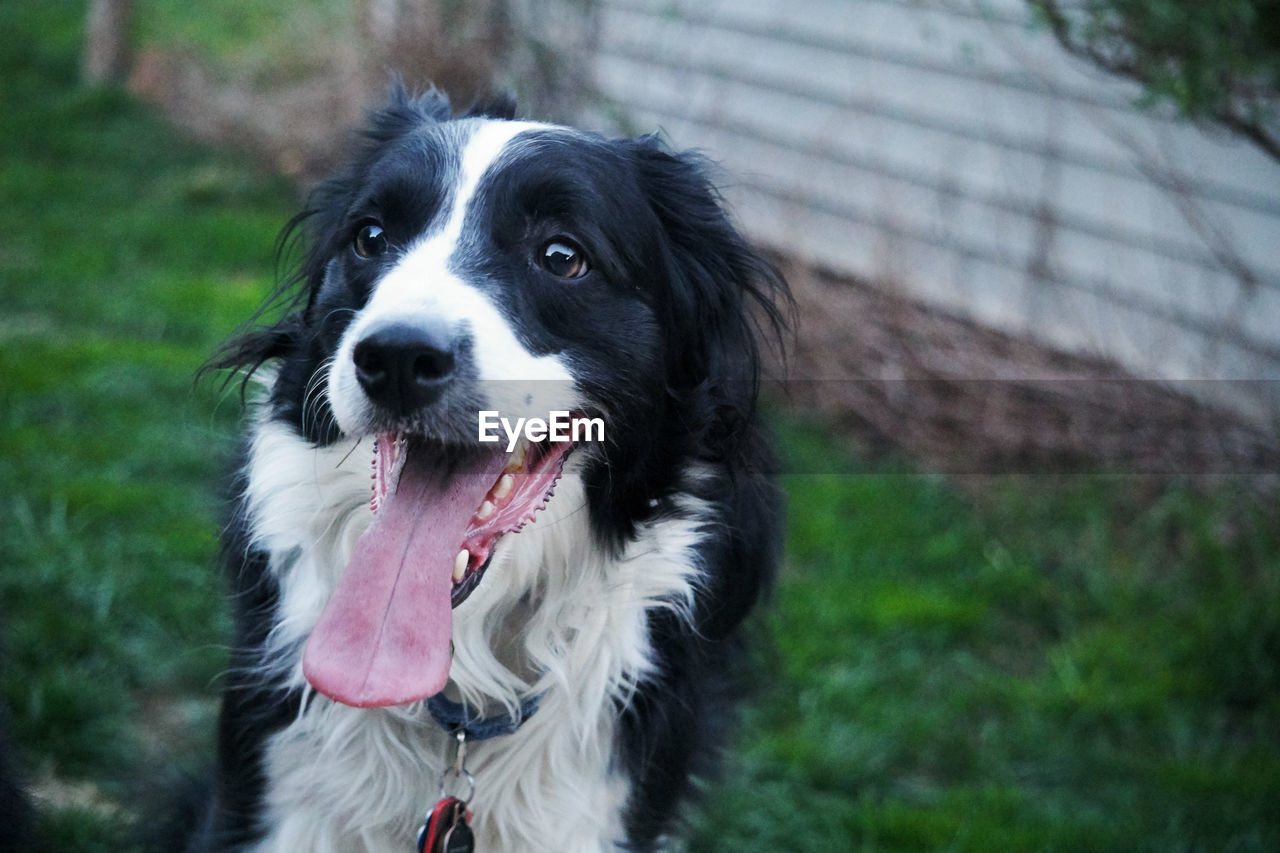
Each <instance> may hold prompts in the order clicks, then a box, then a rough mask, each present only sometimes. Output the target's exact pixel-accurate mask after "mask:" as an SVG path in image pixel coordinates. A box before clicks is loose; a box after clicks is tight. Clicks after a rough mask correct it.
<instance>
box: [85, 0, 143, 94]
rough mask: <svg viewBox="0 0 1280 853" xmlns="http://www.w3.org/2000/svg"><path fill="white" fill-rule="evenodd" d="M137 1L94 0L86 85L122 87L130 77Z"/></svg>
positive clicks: (88, 27) (87, 45)
mask: <svg viewBox="0 0 1280 853" xmlns="http://www.w3.org/2000/svg"><path fill="white" fill-rule="evenodd" d="M132 16H133V0H90V3H89V14H88V16H87V18H86V20H85V28H84V65H83V73H84V82H85V83H87V84H89V85H91V86H97V85H101V84H103V83H119V82H121V81H123V80H124V78H125V75H127V74H128V73H129V60H130V51H129V21H130V19H131V18H132Z"/></svg>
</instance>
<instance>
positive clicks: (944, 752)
mask: <svg viewBox="0 0 1280 853" xmlns="http://www.w3.org/2000/svg"><path fill="white" fill-rule="evenodd" d="M140 8H142V9H144V10H145V9H147V8H148V6H147V4H140ZM228 8H230V7H228ZM165 9H166V10H167V11H165V12H164V15H169V16H170V18H171V20H169V19H165V18H164V17H163V15H160V13H156V15H157V16H158V17H157V18H155V19H154V20H152V21H151V23H150V24H149V25H150V26H166V27H171V28H173V29H174V30H175V31H178V32H183V31H184V30H183V29H182V28H183V27H187V28H191V32H193V33H196V35H200V34H201V33H203V32H204V30H202V29H200V26H201V25H200V24H199V22H198V21H197V18H196V17H195V16H190V15H188V16H187V17H184V13H183V12H182V8H181V7H180V6H177V5H169V6H166V7H165ZM81 13H82V7H81V5H80V4H75V3H72V4H67V3H41V2H35V0H10V2H7V3H4V4H0V32H3V33H5V34H6V35H5V36H3V37H0V80H2V81H3V83H2V84H0V109H3V115H4V121H3V122H0V554H3V556H4V563H3V566H2V567H0V629H2V630H3V641H4V645H5V647H6V654H5V657H4V659H3V670H2V671H0V672H2V677H0V695H2V696H3V700H4V703H5V705H6V706H7V707H8V709H9V710H10V712H11V715H12V718H13V723H14V728H15V730H16V735H17V740H18V742H19V743H20V744H21V746H22V756H21V758H22V764H23V766H24V768H25V770H26V771H27V775H28V777H29V778H30V779H31V780H32V781H33V782H34V783H35V785H36V788H37V791H38V792H40V793H42V794H44V795H45V799H44V800H43V801H42V802H43V807H42V816H41V821H40V830H41V834H42V841H41V846H40V848H39V849H42V850H55V849H59V850H60V849H77V850H104V851H106V850H112V851H115V850H120V849H123V848H124V840H123V839H124V837H125V836H124V831H125V824H126V822H127V818H128V816H129V814H130V812H131V809H132V805H133V803H132V801H131V794H130V791H131V790H132V787H131V786H132V785H133V784H134V783H135V782H137V781H139V780H146V779H148V778H154V777H155V776H157V775H158V774H161V773H163V772H164V769H165V768H167V767H169V766H172V765H175V764H177V765H183V764H186V763H188V762H190V761H192V760H193V759H194V758H195V757H198V756H199V755H201V754H202V752H203V751H204V750H207V748H208V742H209V738H210V735H211V725H212V720H211V715H212V713H213V710H214V702H215V698H216V695H217V690H218V674H219V672H220V671H221V669H222V667H223V666H224V665H225V650H224V648H223V644H224V643H225V638H226V636H227V617H226V613H225V611H224V609H223V606H222V601H221V582H220V579H219V578H218V575H217V572H216V571H215V569H214V566H215V552H216V547H217V546H216V542H215V533H216V530H217V524H218V521H217V515H218V508H217V502H216V498H215V484H216V482H217V480H218V477H219V475H220V473H221V465H222V462H221V457H222V456H223V455H224V454H225V453H226V452H227V451H228V450H229V449H230V447H231V444H232V442H233V440H234V439H233V436H234V432H235V426H236V421H237V418H238V411H237V408H238V407H237V405H236V401H235V400H234V399H228V400H220V395H219V394H218V392H217V389H216V388H213V387H208V386H201V387H195V386H193V384H192V380H193V376H194V373H195V371H196V369H197V367H198V366H199V364H200V363H201V361H202V360H203V359H204V358H205V357H206V356H207V355H208V353H209V352H210V351H211V350H212V349H213V348H214V346H216V344H217V343H218V342H219V341H220V340H221V339H223V338H224V337H225V336H226V335H227V334H228V333H229V332H230V331H231V330H232V329H233V328H234V327H235V325H236V324H237V323H238V322H239V321H240V320H242V319H243V318H244V317H245V316H247V315H248V313H249V312H250V311H251V310H252V309H253V307H255V306H256V304H257V302H258V300H259V299H260V298H261V296H262V295H263V294H264V293H265V291H266V290H267V289H268V288H269V286H270V284H271V275H272V270H273V256H272V251H273V244H274V239H275V236H276V232H277V230H278V228H279V226H280V225H281V224H282V223H283V222H284V221H285V219H286V218H287V216H288V215H289V213H290V210H291V207H292V205H293V198H292V191H291V190H290V188H289V187H288V186H287V185H285V184H284V183H283V182H282V181H280V180H279V179H277V178H275V177H274V176H272V175H270V174H268V173H265V172H262V171H259V170H256V169H255V168H254V167H253V165H252V164H251V163H249V162H247V161H246V160H245V159H244V158H241V157H237V156H235V155H232V154H228V153H226V152H217V151H212V150H209V149H207V148H204V147H201V146H198V145H195V144H192V143H191V142H189V141H186V140H184V139H182V138H181V135H180V134H179V133H177V132H175V131H174V130H172V129H170V128H168V127H166V126H165V124H164V123H163V122H162V121H160V120H159V119H158V117H157V116H155V115H153V114H152V113H151V111H150V110H148V109H147V108H145V107H143V106H141V105H139V104H137V103H135V102H134V101H132V100H131V99H130V98H128V97H127V96H125V95H123V94H121V93H119V92H115V91H100V92H83V91H80V90H78V89H77V87H76V85H75V81H76V77H77V69H76V65H75V61H76V50H77V47H78V44H79V31H78V26H79V21H80V15H81ZM219 20H220V19H219ZM166 21H168V22H167V23H166ZM212 26H214V27H215V36H216V37H214V36H208V35H207V33H206V34H205V35H204V36H201V37H202V38H206V39H207V40H208V41H209V43H212V44H215V45H216V44H221V43H222V42H219V41H218V40H219V39H228V40H229V39H231V37H232V35H234V34H233V33H232V34H228V33H224V32H222V31H221V30H216V27H217V26H219V25H217V24H214V25H212ZM228 32H229V31H228ZM195 37H196V36H192V38H193V39H194V38H195ZM230 43H231V42H230V41H227V44H230ZM224 49H226V50H227V51H230V53H229V54H228V55H233V54H234V50H233V49H232V48H231V47H226V46H225V45H224ZM246 49H247V48H246ZM780 431H781V433H782V436H783V438H784V441H785V444H786V447H787V450H788V453H789V455H790V457H791V462H790V464H789V465H788V469H789V470H792V471H812V470H845V471H857V470H865V471H866V472H867V473H864V474H857V475H855V474H846V475H839V476H837V475H824V476H819V475H800V474H793V475H790V476H789V477H787V480H786V485H787V487H788V491H789V494H790V525H789V534H788V559H787V566H786V570H785V573H784V576H783V578H782V581H781V584H780V586H779V589H778V592H777V594H776V596H775V600H774V602H773V607H772V608H771V610H769V611H768V613H767V614H765V615H763V616H762V617H761V619H760V627H761V629H762V630H766V631H767V632H768V634H769V636H771V637H772V640H773V646H772V648H771V650H770V651H766V652H762V653H761V656H760V660H759V667H758V668H759V671H760V672H761V677H760V684H759V694H760V698H759V699H758V700H757V701H756V702H754V703H753V704H752V705H751V706H750V707H749V709H748V711H747V713H746V716H745V720H744V726H743V728H742V730H741V733H740V736H739V738H738V741H737V744H736V746H735V749H734V751H733V753H732V755H731V756H730V760H729V767H728V770H727V772H726V774H725V776H724V778H723V779H722V780H721V781H720V782H719V783H717V784H716V785H714V786H712V787H711V788H710V790H709V793H708V798H707V801H706V803H705V805H704V806H703V808H702V809H701V810H700V812H699V814H698V815H697V816H696V819H695V823H694V833H693V837H692V840H691V842H690V848H691V849H692V850H694V851H704V850H705V851H720V850H734V851H739V853H749V851H765V850H775V849H794V850H811V851H826V850H844V849H862V850H1008V849H1013V850H1077V849H1105V850H1126V851H1127V850H1161V851H1163V850H1187V851H1190V850H1241V851H1245V850H1269V849H1278V848H1280V811H1278V810H1277V809H1276V802H1277V800H1276V792H1277V791H1280V533H1278V532H1277V522H1276V516H1275V513H1274V506H1273V505H1271V504H1269V503H1267V502H1265V501H1262V500H1261V499H1251V498H1249V497H1248V496H1247V494H1246V486H1248V485H1249V484H1248V483H1247V481H1244V480H1238V481H1226V482H1224V483H1222V484H1220V485H1219V487H1217V488H1214V489H1196V488H1192V487H1191V486H1190V485H1187V484H1176V483H1175V484H1157V483H1155V482H1153V481H1146V480H1137V479H1125V478H1105V477H1083V476H1082V477H1074V478H1067V477H1059V478H1048V477H1046V478H1026V479H1018V478H989V479H987V480H986V481H984V482H981V483H978V482H974V481H970V482H968V483H967V484H965V487H964V488H961V486H960V485H957V484H955V483H951V482H948V481H946V480H943V479H940V478H936V477H928V476H920V475H912V474H909V473H904V470H905V469H904V468H902V467H890V466H889V465H887V464H886V463H884V462H880V461H876V462H868V461H865V460H858V459H852V458H851V459H848V460H846V461H845V462H843V463H832V462H831V459H832V458H833V456H836V455H838V454H839V453H840V452H841V451H840V449H839V447H838V446H836V443H835V442H834V441H833V439H832V438H831V437H830V436H829V435H827V434H826V433H824V431H823V430H821V429H820V428H816V427H814V426H812V425H809V424H804V423H800V422H796V421H794V420H791V419H786V418H783V419H782V420H781V421H780ZM815 460H818V462H819V463H820V464H815ZM1268 500H1274V498H1270V499H1268ZM206 754H207V753H206ZM68 792H70V793H68Z"/></svg>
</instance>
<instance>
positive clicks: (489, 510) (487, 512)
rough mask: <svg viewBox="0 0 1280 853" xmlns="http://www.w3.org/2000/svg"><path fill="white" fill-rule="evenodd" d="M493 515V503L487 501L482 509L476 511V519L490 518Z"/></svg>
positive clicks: (481, 505)
mask: <svg viewBox="0 0 1280 853" xmlns="http://www.w3.org/2000/svg"><path fill="white" fill-rule="evenodd" d="M491 515H493V501H485V502H484V503H482V504H480V508H479V509H478V510H476V518H481V519H484V518H488V517H489V516H491Z"/></svg>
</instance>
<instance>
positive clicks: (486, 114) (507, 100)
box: [464, 92, 516, 121]
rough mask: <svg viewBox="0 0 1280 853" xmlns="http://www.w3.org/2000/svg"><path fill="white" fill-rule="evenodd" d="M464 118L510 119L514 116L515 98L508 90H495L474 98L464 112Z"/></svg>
mask: <svg viewBox="0 0 1280 853" xmlns="http://www.w3.org/2000/svg"><path fill="white" fill-rule="evenodd" d="M464 117H465V118H471V117H480V118H496V119H505V120H507V121H510V120H511V119H513V118H515V117H516V99H515V97H514V96H513V95H512V94H511V93H510V92H495V93H494V94H492V95H489V96H488V97H485V98H478V99H476V101H475V103H473V104H472V105H471V106H470V107H469V108H468V109H467V111H466V113H464Z"/></svg>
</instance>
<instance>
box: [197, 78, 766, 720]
mask: <svg viewBox="0 0 1280 853" xmlns="http://www.w3.org/2000/svg"><path fill="white" fill-rule="evenodd" d="M298 224H299V225H300V226H301V228H302V231H303V234H304V235H305V242H306V246H307V251H306V255H305V258H304V260H303V263H302V265H301V269H300V272H299V273H298V275H297V276H296V277H295V279H294V280H293V282H291V283H290V285H289V286H287V287H286V288H285V289H283V290H282V291H281V294H280V295H279V296H280V297H281V298H283V299H285V304H286V305H287V306H288V308H287V310H286V312H285V314H286V316H285V317H284V318H283V319H282V320H280V321H279V322H277V323H275V324H274V325H272V326H270V327H269V328H266V329H262V330H260V331H257V332H254V333H251V334H249V335H246V336H244V337H243V338H241V339H239V341H238V342H237V343H235V344H234V345H233V346H232V347H231V348H230V349H229V350H228V351H227V354H226V356H225V357H224V359H223V360H222V364H223V365H225V366H237V367H247V368H249V369H250V370H252V369H253V368H255V367H257V366H259V365H261V364H262V363H264V362H266V361H269V360H275V361H278V362H279V365H278V371H277V374H276V379H275V383H274V386H273V391H272V401H271V402H272V410H273V415H274V417H276V418H278V419H280V420H283V421H286V422H288V423H290V424H292V425H293V426H295V427H296V429H297V430H298V432H299V433H300V435H302V436H303V437H305V438H306V439H307V440H309V441H311V442H313V443H315V444H317V445H325V444H330V443H334V442H339V441H354V440H358V439H362V438H367V437H370V436H374V437H376V439H377V449H376V451H375V461H374V484H375V485H374V506H375V508H376V513H375V518H374V521H373V524H372V526H371V527H370V532H369V533H368V534H366V536H365V537H363V538H362V539H361V542H360V545H359V546H357V549H356V555H355V556H354V557H353V558H352V562H351V564H350V566H348V569H347V571H346V573H345V575H344V577H343V579H342V582H341V584H340V586H339V589H338V591H337V592H336V593H335V595H334V597H333V599H332V600H331V602H330V604H329V607H328V609H327V610H326V611H325V614H324V616H323V617H322V618H321V621H320V624H319V625H318V626H317V628H316V631H315V633H314V634H313V635H312V638H311V640H310V643H309V645H308V650H307V658H306V661H307V668H308V678H309V679H310V680H311V681H312V683H313V684H315V685H316V686H317V687H319V688H320V689H321V690H323V691H324V692H326V693H328V694H329V695H332V696H334V697H335V698H339V699H341V700H342V701H345V702H348V703H349V704H357V705H375V704H393V703H399V702H404V701H411V700H412V699H416V698H421V697H422V696H424V695H427V694H428V693H429V692H434V691H435V690H438V689H439V688H440V686H441V685H442V684H443V678H444V677H447V672H448V663H447V655H448V624H449V610H450V607H451V605H456V604H457V603H458V602H459V601H461V600H462V599H463V598H465V597H466V596H467V594H468V593H469V592H470V591H471V590H472V589H473V588H474V587H475V585H476V584H477V583H478V582H479V580H480V578H481V576H482V574H483V572H484V569H485V566H486V564H487V560H488V559H489V557H490V556H491V554H492V551H493V549H494V548H495V547H496V543H497V541H498V539H499V537H501V536H503V535H504V534H507V533H510V532H512V531H516V530H518V529H519V528H520V527H521V526H523V525H524V524H525V523H526V522H527V521H528V519H529V518H531V517H532V516H533V514H534V513H535V512H537V511H538V510H539V509H540V508H541V507H542V506H543V505H544V504H545V502H546V501H547V500H550V499H554V498H553V496H552V491H553V489H554V485H555V482H556V479H557V477H558V476H559V475H560V471H561V467H562V465H563V464H564V460H565V458H566V456H567V454H569V453H570V452H572V453H574V454H575V455H576V456H577V457H578V459H577V461H576V462H575V464H576V465H578V467H579V468H580V470H581V472H582V476H583V479H584V482H585V484H586V488H587V491H588V494H589V496H590V500H589V505H590V512H591V514H592V521H593V530H595V531H596V533H597V535H599V536H600V537H601V538H602V540H604V544H608V542H609V540H613V541H614V542H618V541H621V540H622V539H624V538H625V537H626V535H627V534H628V533H629V532H630V531H631V530H632V529H633V527H634V525H635V524H637V523H639V522H641V521H643V520H644V519H645V518H646V517H647V516H648V515H650V514H652V513H653V512H655V511H658V510H656V509H655V507H660V506H661V504H662V499H663V498H664V497H666V496H667V495H668V494H669V493H670V491H671V490H672V489H673V488H674V487H675V485H676V484H677V483H678V480H679V477H680V472H681V469H682V468H684V467H687V465H688V464H689V463H690V462H691V461H695V460H701V461H708V462H711V463H713V464H721V465H726V466H730V467H732V466H736V465H740V464H745V462H746V453H745V451H744V448H743V443H744V434H745V433H747V432H749V425H750V423H751V420H752V417H753V407H754V401H755V393H756V379H757V375H758V371H759V354H758V350H757V344H756V335H755V332H756V322H755V320H756V319H759V318H761V317H762V318H763V319H764V320H765V322H766V324H773V325H774V326H775V327H776V323H777V320H778V312H777V308H776V307H775V300H776V299H777V298H779V297H780V296H781V294H782V292H783V285H782V282H781V279H780V278H779V277H778V276H777V274H776V272H775V271H774V270H773V269H772V267H771V266H770V265H769V264H768V263H767V262H764V261H762V260H761V259H760V257H759V256H758V255H756V254H755V253H754V252H753V251H752V250H751V249H750V247H749V246H748V245H747V244H746V242H745V241H744V240H743V239H742V237H741V236H740V235H739V234H738V233H737V231H736V230H735V229H734V227H733V225H732V224H731V222H730V220H729V219H728V218H727V216H726V214H725V212H724V210H723V209H722V207H721V204H720V199H719V196H718V194H717V193H716V191H715V189H714V187H713V186H712V184H711V183H710V181H709V180H708V178H707V175H706V169H705V165H704V163H703V162H702V161H701V160H700V159H698V158H697V157H696V156H693V155H688V154H684V155H676V154H673V153H671V152H669V151H667V150H666V149H665V148H664V147H663V146H662V145H661V144H660V142H659V141H658V140H657V139H655V138H653V137H645V138H640V139H607V138H604V137H602V136H599V135H596V134H590V133H584V132H581V131H577V130H572V129H569V128H565V127H559V126H552V125H545V124H536V123H530V122H521V121H515V120H513V119H512V118H511V110H510V108H509V106H507V105H505V104H498V105H497V106H496V107H489V108H483V109H479V110H475V111H473V112H472V113H469V114H467V115H465V116H462V117H459V118H451V117H450V113H449V106H448V103H447V101H446V100H445V99H444V98H443V96H441V95H439V94H437V93H430V94H428V95H426V96H423V97H418V98H413V97H410V96H408V95H406V94H405V92H404V91H403V90H401V89H399V88H397V89H395V90H394V91H393V93H392V98H391V103H390V104H389V106H387V107H386V108H385V109H384V110H382V111H381V112H379V113H377V114H376V115H375V116H374V117H373V120H372V124H371V127H370V129H369V130H368V131H367V132H366V134H365V136H364V138H363V142H362V144H361V146H360V147H359V150H358V151H357V152H356V154H355V156H354V157H353V159H352V160H351V162H350V164H349V165H348V166H347V168H346V169H345V170H344V171H342V172H341V173H340V174H339V175H337V176H336V177H334V178H333V179H331V180H329V181H328V182H326V183H325V184H323V185H322V186H321V187H320V188H319V190H318V191H317V192H316V193H315V194H314V196H313V200H312V204H311V205H310V207H309V209H308V211H307V212H306V213H304V214H303V215H302V216H301V217H299V219H298ZM482 412H494V413H495V414H493V415H490V416H488V419H487V423H489V424H490V427H491V429H490V435H495V434H496V435H495V437H496V438H497V441H493V442H483V441H480V440H479V438H480V427H481V426H482V425H483V423H484V422H482V421H481V413H482ZM557 412H559V413H568V417H569V418H571V419H582V420H588V421H589V420H591V419H598V423H599V424H600V425H601V426H602V429H595V430H594V431H593V430H592V429H591V428H590V427H589V428H588V429H586V430H584V432H585V433H588V434H591V436H592V437H593V438H597V439H602V440H597V441H594V442H585V441H582V442H579V443H577V444H575V443H574V442H572V441H555V440H551V438H548V439H545V440H542V441H531V442H516V443H514V444H512V443H511V442H510V441H509V440H508V436H507V434H506V433H505V430H501V429H497V425H498V424H499V423H501V419H506V421H507V424H508V425H512V424H516V423H519V419H520V418H524V419H526V421H525V423H526V424H527V423H528V419H531V418H539V419H543V420H549V419H550V418H551V417H552V416H553V414H554V413H557ZM600 432H603V435H602V436H600V435H599V433H600ZM410 564H412V565H414V566H419V567H425V568H424V570H423V571H421V572H416V573H413V574H414V579H413V580H406V579H405V578H404V577H403V576H402V575H403V574H405V573H402V572H401V571H400V568H401V567H402V566H404V565H410ZM406 587H407V588H406ZM380 608H381V609H380ZM401 611H403V612H401ZM430 623H439V624H443V626H444V627H443V628H439V627H436V628H424V627H422V626H423V625H424V624H430ZM412 625H416V626H417V627H410V626H412ZM401 630H403V631H404V632H406V636H405V637H403V638H401V640H398V641H397V644H395V645H396V647H395V649H393V650H392V651H388V649H389V648H391V646H392V645H393V644H390V643H387V642H383V641H381V640H377V639H376V638H378V637H383V638H385V637H386V636H387V635H388V632H389V631H390V632H391V633H394V632H396V631H401ZM369 637H373V638H375V639H372V640H371V639H368V638H369ZM378 643H382V646H378ZM375 646H378V647H377V648H375ZM442 656H443V661H444V663H443V664H440V663H439V661H440V660H441V659H442ZM401 658H404V660H408V659H409V658H412V660H413V661H414V667H413V668H414V669H416V670H417V671H418V672H422V671H423V670H426V671H427V673H428V674H427V675H418V676H414V677H413V678H408V677H406V676H404V675H403V673H402V672H401V669H402V667H401V664H402V663H403V661H402V660H401ZM424 659H430V660H435V661H436V662H437V663H436V664H430V663H428V664H426V665H424V664H423V661H424ZM441 667H443V668H441Z"/></svg>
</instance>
